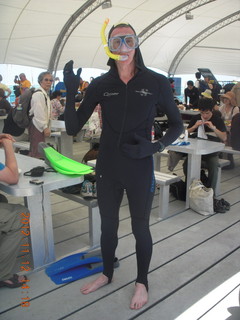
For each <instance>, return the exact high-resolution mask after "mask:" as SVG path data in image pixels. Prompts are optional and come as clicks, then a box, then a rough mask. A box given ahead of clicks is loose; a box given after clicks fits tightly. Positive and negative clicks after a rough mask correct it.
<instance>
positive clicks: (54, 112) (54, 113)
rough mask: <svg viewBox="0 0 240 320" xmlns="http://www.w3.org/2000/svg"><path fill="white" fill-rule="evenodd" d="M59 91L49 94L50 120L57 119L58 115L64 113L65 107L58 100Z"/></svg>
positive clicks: (59, 97)
mask: <svg viewBox="0 0 240 320" xmlns="http://www.w3.org/2000/svg"><path fill="white" fill-rule="evenodd" d="M60 99H61V92H60V91H53V93H52V95H51V102H50V103H51V120H59V118H60V116H61V115H62V114H63V113H64V109H65V107H64V106H63V105H62V104H61V102H60Z"/></svg>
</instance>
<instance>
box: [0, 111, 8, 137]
mask: <svg viewBox="0 0 240 320" xmlns="http://www.w3.org/2000/svg"><path fill="white" fill-rule="evenodd" d="M6 118H7V115H5V116H0V133H2V131H3V127H4V120H5V119H6Z"/></svg>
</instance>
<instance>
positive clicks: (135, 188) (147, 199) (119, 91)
mask: <svg viewBox="0 0 240 320" xmlns="http://www.w3.org/2000/svg"><path fill="white" fill-rule="evenodd" d="M108 44H109V48H110V50H111V52H113V53H116V54H119V55H123V56H124V60H122V61H121V60H119V61H115V60H113V59H112V58H110V59H109V61H108V65H109V66H110V70H109V72H107V73H106V74H104V75H102V76H100V77H98V78H96V79H94V80H93V81H92V82H91V83H90V85H89V87H88V90H87V91H86V95H85V97H84V100H83V102H82V103H81V107H80V108H79V109H78V110H77V111H75V108H74V96H75V94H76V92H77V88H78V84H79V76H80V72H81V70H80V69H79V70H78V72H77V75H75V74H74V73H73V61H70V62H68V63H67V64H66V66H65V68H64V79H65V80H64V81H65V84H66V88H67V101H66V109H65V122H66V129H67V133H68V134H70V135H76V134H77V132H79V130H80V129H81V128H82V127H83V125H84V124H85V123H86V121H87V120H88V118H89V117H90V116H91V114H92V112H93V110H94V108H95V107H96V105H97V104H98V103H99V104H100V105H101V110H102V121H103V125H102V134H101V138H100V149H99V154H98V159H97V165H96V176H97V190H98V191H97V192H98V204H99V209H100V215H101V221H102V225H101V228H102V235H101V249H102V256H103V265H104V270H103V274H101V275H100V276H99V277H98V278H97V279H96V280H94V281H92V282H90V283H88V284H86V285H85V286H84V287H82V288H81V292H82V293H83V294H88V293H90V292H93V291H95V290H97V289H98V288H100V287H102V286H103V285H106V284H107V283H110V282H111V280H112V276H113V261H114V256H115V250H116V247H117V243H118V237H117V230H118V225H119V208H120V204H121V201H122V198H123V194H124V191H125V192H126V194H127V197H128V201H129V209H130V215H131V223H132V231H133V235H134V237H135V239H136V255H137V279H136V284H135V292H134V295H133V298H132V300H131V303H130V308H132V309H139V308H141V307H142V306H143V305H144V304H145V303H147V301H148V281H147V274H148V269H149V264H150V260H151V255H152V238H151V234H150V230H149V216H150V212H151V205H152V200H153V196H154V191H155V179H154V171H153V157H152V155H153V154H154V153H155V152H161V151H162V150H163V149H164V148H165V146H167V145H169V144H171V143H172V142H173V141H174V140H175V139H176V138H177V137H178V136H179V135H180V134H181V133H182V131H183V124H182V120H181V117H180V113H179V111H178V109H177V106H176V104H175V102H174V100H173V94H172V89H171V87H170V84H169V81H168V79H167V78H166V77H164V76H163V75H160V74H158V73H155V72H153V71H150V70H149V69H147V68H146V67H145V66H144V63H143V60H142V56H141V53H140V50H139V47H138V38H137V36H136V33H135V31H134V29H133V28H132V27H131V26H130V25H128V24H118V25H116V26H114V27H112V29H111V30H110V32H109V41H108ZM157 105H160V106H161V109H162V110H163V111H164V113H165V114H166V115H167V116H168V121H169V129H168V131H167V133H166V135H165V136H164V137H163V138H161V140H159V141H157V142H154V143H152V142H151V129H152V124H153V120H154V116H155V114H156V108H157V107H156V106H157Z"/></svg>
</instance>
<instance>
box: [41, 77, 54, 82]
mask: <svg viewBox="0 0 240 320" xmlns="http://www.w3.org/2000/svg"><path fill="white" fill-rule="evenodd" d="M43 81H46V82H47V81H49V82H53V79H47V78H46V79H43Z"/></svg>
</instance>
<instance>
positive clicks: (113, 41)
mask: <svg viewBox="0 0 240 320" xmlns="http://www.w3.org/2000/svg"><path fill="white" fill-rule="evenodd" d="M123 44H124V45H125V46H126V47H127V48H128V49H129V50H134V49H136V48H137V47H138V46H139V41H138V37H137V36H135V35H133V34H131V35H126V36H118V37H112V38H109V40H108V46H109V49H110V50H111V51H113V52H115V51H119V50H120V48H121V46H122V45H123Z"/></svg>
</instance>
